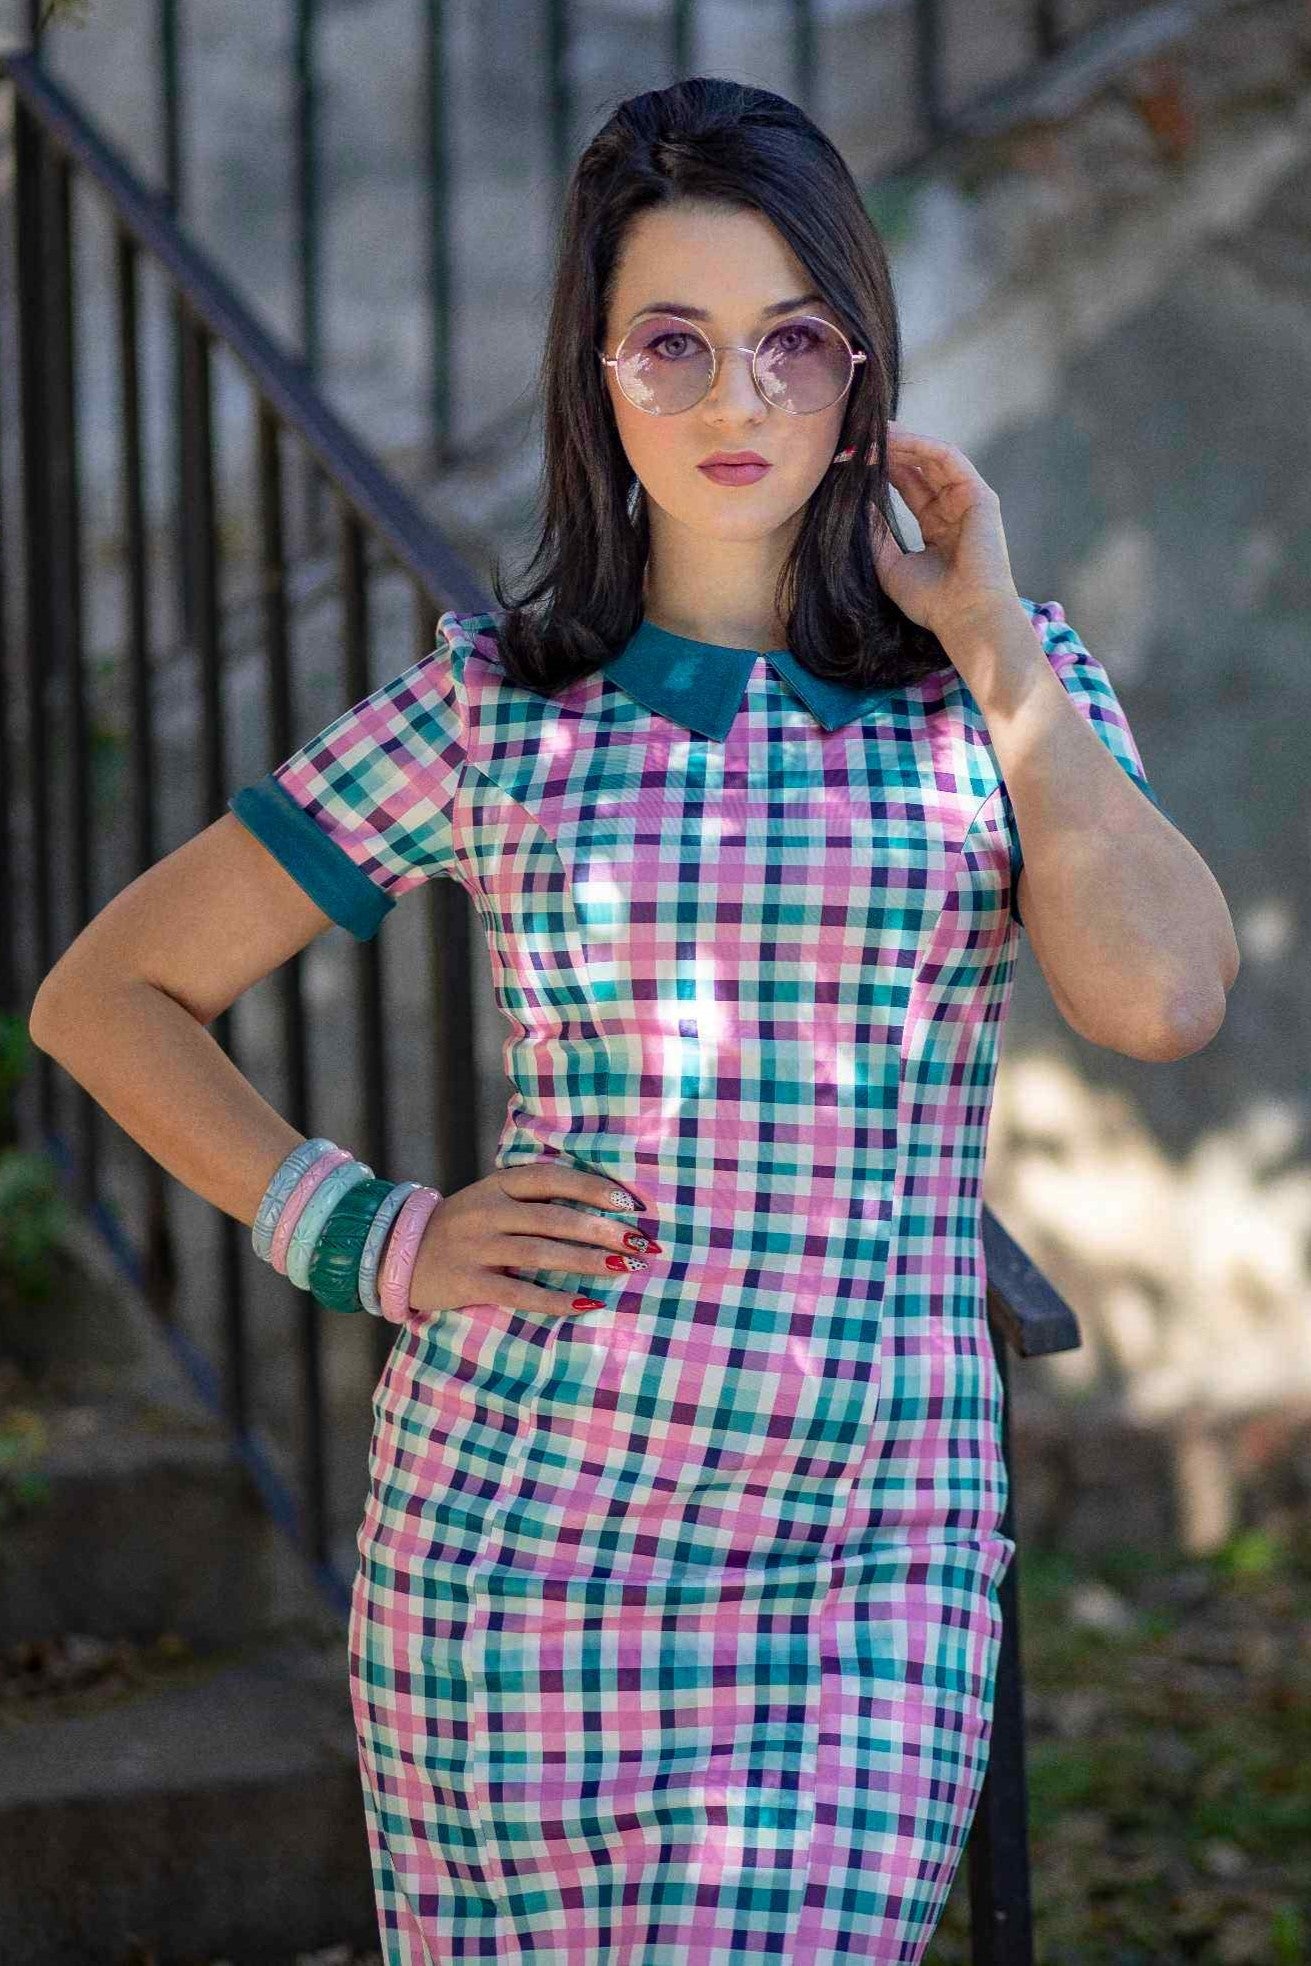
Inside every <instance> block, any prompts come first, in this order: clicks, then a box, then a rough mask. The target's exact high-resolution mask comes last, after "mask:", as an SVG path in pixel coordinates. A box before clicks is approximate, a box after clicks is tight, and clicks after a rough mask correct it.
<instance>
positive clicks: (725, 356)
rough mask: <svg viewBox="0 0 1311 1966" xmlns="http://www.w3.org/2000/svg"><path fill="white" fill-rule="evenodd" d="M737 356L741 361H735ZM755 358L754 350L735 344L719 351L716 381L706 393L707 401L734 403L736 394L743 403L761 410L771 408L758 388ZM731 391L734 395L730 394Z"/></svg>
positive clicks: (730, 344)
mask: <svg viewBox="0 0 1311 1966" xmlns="http://www.w3.org/2000/svg"><path fill="white" fill-rule="evenodd" d="M735 356H736V357H739V358H740V359H739V360H736V361H735V360H734V357H735ZM754 356H755V350H754V349H753V348H739V347H737V346H736V345H735V344H733V343H729V344H728V345H727V346H726V347H724V348H721V349H719V351H718V366H717V370H716V374H715V379H714V381H713V382H712V383H711V385H710V388H709V389H708V390H707V391H706V397H705V400H706V401H707V402H708V403H712V404H717V403H719V402H720V401H721V400H727V401H732V400H733V394H736V396H737V398H738V400H739V401H740V402H742V403H746V404H748V405H751V406H755V407H757V408H760V409H765V408H769V407H770V405H768V404H767V403H766V401H765V398H764V397H763V396H762V394H761V393H760V391H759V389H757V387H756V378H755V375H754V373H753V371H752V366H751V364H752V361H753V359H754ZM729 377H731V378H732V380H731V381H729V380H728V378H729ZM730 391H731V392H733V394H729V393H728V392H730Z"/></svg>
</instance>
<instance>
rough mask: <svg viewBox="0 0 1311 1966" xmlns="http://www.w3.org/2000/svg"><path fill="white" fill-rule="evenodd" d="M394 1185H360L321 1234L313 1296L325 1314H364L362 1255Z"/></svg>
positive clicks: (344, 1197)
mask: <svg viewBox="0 0 1311 1966" xmlns="http://www.w3.org/2000/svg"><path fill="white" fill-rule="evenodd" d="M394 1186H395V1183H394V1182H392V1181H380V1180H370V1181H357V1182H356V1183H355V1186H354V1187H353V1188H348V1189H347V1191H346V1193H345V1194H344V1195H342V1196H341V1198H340V1200H339V1201H338V1202H337V1205H336V1207H335V1208H334V1209H333V1211H332V1213H331V1214H330V1215H329V1217H328V1219H327V1221H326V1222H325V1223H324V1225H323V1227H322V1228H321V1229H320V1230H319V1236H318V1241H317V1242H316V1243H315V1245H314V1254H313V1255H312V1257H311V1258H310V1268H309V1293H310V1296H311V1297H313V1298H315V1299H316V1301H317V1302H318V1303H320V1304H322V1306H323V1308H324V1310H325V1311H362V1310H363V1309H364V1304H363V1301H362V1299H361V1297H360V1291H359V1274H360V1252H361V1250H362V1249H363V1248H364V1244H365V1240H366V1238H367V1237H368V1233H369V1230H370V1229H371V1228H372V1227H373V1218H374V1216H375V1215H376V1214H377V1213H378V1210H379V1209H380V1208H381V1206H382V1204H383V1203H384V1202H385V1201H386V1199H387V1197H388V1195H389V1194H390V1193H391V1191H392V1189H393V1187H394Z"/></svg>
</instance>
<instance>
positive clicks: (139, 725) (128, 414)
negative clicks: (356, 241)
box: [114, 225, 178, 1323]
mask: <svg viewBox="0 0 1311 1966" xmlns="http://www.w3.org/2000/svg"><path fill="white" fill-rule="evenodd" d="M114 282H115V301H116V310H117V321H118V424H119V443H118V450H119V497H120V501H121V506H122V512H123V543H124V549H125V550H124V560H125V572H126V580H127V592H126V596H125V599H126V608H125V613H126V617H127V658H128V669H129V687H130V691H131V704H132V729H131V732H130V736H129V742H130V745H131V772H132V812H133V822H134V827H135V838H134V843H133V855H132V858H133V863H134V867H135V870H136V871H137V872H138V873H144V871H145V870H146V868H147V867H150V866H152V865H153V864H154V862H155V861H156V859H157V858H158V857H159V824H158V814H157V811H156V804H155V784H156V774H155V745H154V733H155V704H154V691H153V688H152V665H151V657H150V597H149V582H148V580H147V577H146V510H145V457H144V447H143V444H142V431H141V349H140V334H139V332H138V292H137V248H136V244H135V242H134V240H133V239H132V237H131V235H130V234H129V233H127V232H126V231H125V230H124V229H123V227H122V226H121V225H116V226H115V230H114ZM170 427H171V428H173V429H176V427H177V426H176V423H174V424H172V425H171V426H170ZM173 455H174V457H175V458H176V452H174V453H173ZM141 1180H142V1191H143V1200H144V1212H145V1233H144V1236H143V1270H144V1275H143V1279H142V1287H143V1289H144V1292H145V1296H146V1301H147V1302H148V1303H149V1305H150V1306H151V1309H152V1310H153V1311H154V1312H155V1314H156V1316H157V1317H159V1318H161V1319H163V1320H165V1321H166V1322H168V1323H172V1322H173V1321H174V1319H175V1318H176V1316H177V1283H178V1272H177V1257H176V1251H175V1248H174V1244H173V1235H172V1230H171V1228H170V1225H169V1216H168V1177H167V1175H166V1174H165V1172H164V1169H163V1168H162V1167H161V1166H160V1164H159V1162H158V1161H157V1160H155V1159H154V1157H153V1156H152V1155H150V1154H144V1155H143V1156H142V1169H141Z"/></svg>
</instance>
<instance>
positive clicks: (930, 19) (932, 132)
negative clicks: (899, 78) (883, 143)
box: [914, 0, 948, 143]
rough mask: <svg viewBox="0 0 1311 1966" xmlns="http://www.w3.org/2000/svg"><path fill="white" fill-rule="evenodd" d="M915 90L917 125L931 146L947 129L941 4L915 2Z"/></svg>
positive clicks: (937, 0)
mask: <svg viewBox="0 0 1311 1966" xmlns="http://www.w3.org/2000/svg"><path fill="white" fill-rule="evenodd" d="M914 4H915V86H916V88H917V89H918V90H919V106H920V125H921V127H922V129H923V131H924V133H925V136H926V138H927V140H928V141H929V142H930V143H936V142H937V141H938V139H939V138H940V137H941V136H943V134H944V133H945V131H946V129H947V124H948V117H947V105H946V89H945V86H944V83H943V75H942V61H943V53H944V42H943V32H942V7H941V0H914Z"/></svg>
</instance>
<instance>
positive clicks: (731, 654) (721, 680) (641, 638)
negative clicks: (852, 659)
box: [604, 620, 897, 738]
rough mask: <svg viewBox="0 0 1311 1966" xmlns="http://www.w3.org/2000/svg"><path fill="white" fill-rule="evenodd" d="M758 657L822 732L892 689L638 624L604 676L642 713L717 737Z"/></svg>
mask: <svg viewBox="0 0 1311 1966" xmlns="http://www.w3.org/2000/svg"><path fill="white" fill-rule="evenodd" d="M761 655H763V656H764V658H765V660H766V661H767V662H768V663H769V664H770V665H771V667H772V668H773V669H775V670H776V671H777V673H778V674H779V675H780V676H782V678H783V680H784V681H785V682H786V683H787V684H788V685H789V687H790V688H791V689H792V690H794V691H795V693H796V694H797V695H798V696H799V697H800V698H801V701H802V702H803V703H804V704H805V705H806V708H807V709H808V710H809V711H810V712H811V714H812V715H813V716H815V717H816V718H818V720H819V722H820V723H821V724H823V726H824V728H825V730H837V729H838V728H839V727H840V726H841V725H842V724H848V723H851V722H852V721H853V720H854V719H855V718H857V717H859V716H862V715H863V714H864V712H865V711H866V710H868V709H869V708H870V707H871V706H872V705H873V704H875V703H877V702H879V700H880V699H881V698H883V697H886V696H891V695H893V694H894V693H895V689H896V687H897V686H896V685H892V686H889V685H888V684H886V683H881V684H879V685H878V686H877V687H875V688H871V687H870V686H869V685H868V684H859V685H858V684H854V683H839V682H833V681H831V680H829V679H827V678H824V677H820V676H817V675H815V674H814V672H813V671H812V670H810V669H807V668H805V667H804V666H803V665H802V664H801V663H800V662H798V661H797V658H796V657H795V655H793V654H792V652H791V651H790V650H789V649H739V648H723V647H720V646H719V645H718V644H717V643H715V642H697V641H692V640H691V639H690V638H689V637H688V636H686V635H674V634H671V633H670V631H669V630H668V629H667V628H657V627H656V626H655V624H654V622H651V621H646V620H643V621H642V623H641V625H640V626H639V628H638V630H637V633H636V634H635V635H634V636H633V637H632V639H631V640H630V641H629V642H628V644H627V646H626V647H624V648H623V649H621V650H620V652H619V654H618V655H616V656H612V657H611V658H610V660H609V661H608V662H607V663H606V664H605V665H604V673H605V674H606V675H607V676H609V677H610V679H611V680H612V681H613V682H616V683H618V684H619V686H620V688H621V689H623V690H625V691H626V692H627V693H628V695H629V696H631V697H632V698H633V699H634V701H635V702H637V703H640V704H641V705H642V706H643V708H644V709H647V710H655V711H657V712H658V714H659V715H660V716H662V717H669V718H670V719H671V720H672V721H673V722H674V723H677V724H682V725H683V726H684V727H685V728H686V729H687V730H694V731H697V732H698V733H699V734H700V735H701V736H702V737H716V738H725V737H727V736H728V733H729V730H730V729H731V727H732V723H733V719H734V717H736V715H737V713H738V711H739V710H740V709H741V707H742V699H743V697H744V696H745V695H746V687H747V680H748V678H749V677H750V675H751V671H752V669H753V668H754V666H755V664H756V661H757V659H758V657H759V656H761Z"/></svg>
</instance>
